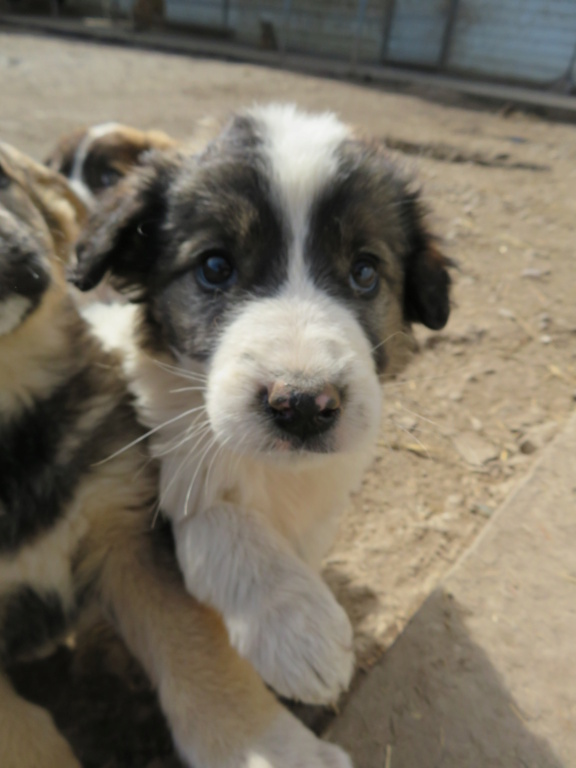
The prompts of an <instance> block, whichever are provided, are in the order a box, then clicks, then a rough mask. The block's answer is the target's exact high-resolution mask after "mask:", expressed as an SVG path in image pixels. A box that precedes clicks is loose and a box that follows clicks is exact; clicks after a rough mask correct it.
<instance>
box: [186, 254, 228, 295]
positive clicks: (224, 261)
mask: <svg viewBox="0 0 576 768" xmlns="http://www.w3.org/2000/svg"><path fill="white" fill-rule="evenodd" d="M237 276H238V273H237V271H236V267H235V266H234V264H233V263H232V259H231V258H230V256H229V255H228V254H227V253H226V252H225V251H208V252H207V253H205V254H204V255H203V257H202V261H201V263H200V265H199V266H198V267H197V269H196V279H197V280H198V283H199V285H200V287H201V288H205V289H206V290H209V291H218V290H219V291H225V290H226V289H227V288H230V286H231V285H234V283H235V282H236V278H237Z"/></svg>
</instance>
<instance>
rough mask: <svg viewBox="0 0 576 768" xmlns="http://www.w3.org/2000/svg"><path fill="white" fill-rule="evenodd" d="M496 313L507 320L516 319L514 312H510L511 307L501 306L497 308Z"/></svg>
mask: <svg viewBox="0 0 576 768" xmlns="http://www.w3.org/2000/svg"><path fill="white" fill-rule="evenodd" d="M498 314H499V315H500V317H505V318H506V319H507V320H515V319H516V315H515V314H514V312H512V310H511V309H506V308H505V307H501V308H500V309H499V310H498Z"/></svg>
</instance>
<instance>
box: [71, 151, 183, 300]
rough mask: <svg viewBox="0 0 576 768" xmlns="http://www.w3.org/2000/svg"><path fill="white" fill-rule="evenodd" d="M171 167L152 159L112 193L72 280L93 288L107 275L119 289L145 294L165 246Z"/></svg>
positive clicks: (97, 214)
mask: <svg viewBox="0 0 576 768" xmlns="http://www.w3.org/2000/svg"><path fill="white" fill-rule="evenodd" d="M171 169H172V165H171V164H170V163H169V162H168V161H165V160H163V159H162V160H159V159H158V158H153V159H152V161H151V162H150V163H149V164H147V165H146V166H144V167H142V168H141V169H138V170H137V171H135V172H134V173H131V174H129V175H128V176H126V177H125V178H123V179H121V181H120V182H119V183H118V184H117V185H116V186H115V187H114V188H112V189H111V190H110V191H109V192H107V193H106V194H105V195H104V196H103V197H102V199H101V201H100V203H99V205H98V206H97V208H96V210H95V211H94V213H93V214H92V216H91V217H90V219H89V220H88V224H87V226H86V227H85V229H84V231H83V233H82V235H81V236H80V239H79V241H78V245H77V248H76V254H77V259H78V262H77V264H76V267H75V268H74V269H73V270H72V271H71V273H70V276H69V277H70V280H71V282H72V283H74V285H75V286H76V287H77V288H79V289H80V290H81V291H89V290H90V289H91V288H94V287H95V286H97V285H98V283H99V282H100V281H101V280H102V278H103V277H104V275H106V273H109V275H110V282H111V284H112V286H113V287H114V288H116V289H117V290H119V291H129V292H131V293H133V294H135V295H136V296H140V297H141V296H143V295H145V294H146V288H147V285H148V282H149V277H150V272H151V269H152V267H153V265H154V262H155V260H156V258H157V256H158V254H159V251H160V249H161V246H162V242H161V241H162V223H163V221H164V217H165V213H166V196H167V190H168V185H169V181H170V178H171V174H170V171H171Z"/></svg>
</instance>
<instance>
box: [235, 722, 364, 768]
mask: <svg viewBox="0 0 576 768" xmlns="http://www.w3.org/2000/svg"><path fill="white" fill-rule="evenodd" d="M242 768H352V761H351V760H350V758H349V757H348V755H347V754H346V753H345V752H344V751H343V750H342V749H340V747H337V746H336V745H335V744H328V743H327V742H325V741H321V740H320V739H318V738H316V736H314V734H313V733H311V732H310V731H308V730H307V729H306V728H305V727H304V726H303V725H302V723H300V722H299V721H298V720H296V719H295V718H294V717H292V716H291V715H289V714H288V713H287V712H282V713H281V714H280V715H279V716H278V717H277V718H276V719H275V721H274V722H273V724H272V726H271V727H270V728H269V729H268V730H267V731H266V732H265V733H264V735H263V737H262V738H261V739H260V740H259V741H258V743H257V744H254V745H252V746H251V747H250V749H249V750H248V754H247V756H246V759H245V761H244V762H243V763H242Z"/></svg>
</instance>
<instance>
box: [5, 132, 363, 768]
mask: <svg viewBox="0 0 576 768" xmlns="http://www.w3.org/2000/svg"><path fill="white" fill-rule="evenodd" d="M84 216H85V210H84V206H83V205H82V204H81V202H80V201H79V200H78V199H77V198H76V195H75V194H74V193H73V192H72V190H71V189H70V188H69V186H68V184H67V183H66V180H65V179H64V178H63V177H62V176H60V175H58V174H56V173H54V172H52V171H50V170H48V169H47V168H45V167H43V166H40V165H38V164H37V163H35V162H33V161H32V160H30V159H29V158H27V157H25V156H24V155H22V154H20V153H19V152H17V151H16V150H15V149H14V148H12V147H8V146H7V145H5V144H2V143H0V766H1V768H80V763H79V761H78V759H77V757H76V756H75V755H74V754H73V751H72V749H71V747H70V746H69V745H68V743H67V742H66V740H65V739H64V738H63V736H62V735H61V734H60V733H59V732H58V730H57V728H56V726H55V724H54V723H53V722H52V720H51V718H50V717H49V715H48V713H47V712H46V711H45V710H43V709H41V708H40V707H37V706H35V705H34V704H32V703H30V702H28V701H26V700H25V699H23V698H21V697H20V696H18V694H17V693H16V691H15V690H14V689H13V688H12V686H11V684H10V681H9V679H8V676H7V675H6V674H5V673H4V671H3V670H4V667H5V665H7V664H8V663H10V662H11V661H14V660H16V659H19V658H22V657H23V656H24V657H28V656H31V655H34V654H35V653H38V652H43V651H45V650H46V648H47V647H48V648H49V647H50V646H51V644H52V643H54V642H55V641H58V639H60V638H62V637H63V636H64V635H65V634H66V633H67V632H68V631H69V630H70V629H71V628H72V627H74V626H75V625H76V623H77V622H78V620H79V619H80V618H81V617H83V618H85V617H86V615H87V613H92V612H93V611H94V610H95V609H99V611H100V612H102V613H103V614H104V617H105V618H107V619H108V620H109V621H111V622H112V623H113V624H114V626H115V627H116V629H117V630H118V632H119V633H120V635H121V636H122V638H123V639H124V641H125V642H126V644H127V646H128V647H129V648H130V649H131V651H132V652H133V653H134V654H135V656H136V657H137V658H138V659H139V661H140V662H141V663H142V665H143V667H144V668H145V669H146V671H147V673H148V675H149V677H150V679H151V681H152V683H153V684H154V685H155V686H156V687H157V689H158V696H159V699H160V703H161V706H162V709H163V712H164V714H165V716H166V719H167V721H168V724H169V726H170V729H171V732H172V735H173V737H174V741H175V743H176V746H177V749H178V752H179V754H180V756H181V758H182V760H183V764H184V765H186V766H189V768H191V767H192V766H194V768H300V766H303V765H305V766H307V767H308V766H309V767H310V768H345V767H346V766H349V765H350V763H349V760H348V758H347V757H346V756H345V755H344V753H343V752H342V751H341V750H340V749H338V747H335V746H333V745H330V744H327V743H324V742H322V741H320V740H319V739H317V738H316V737H315V736H314V735H313V734H312V733H310V732H309V731H308V730H306V728H304V726H303V725H302V724H301V723H300V722H298V721H297V720H296V719H295V718H294V717H293V716H292V715H290V714H289V713H288V712H287V711H286V710H284V709H283V708H282V707H281V706H280V704H279V703H278V702H277V701H276V699H275V698H274V696H273V695H272V694H271V693H270V692H269V691H268V690H266V688H265V686H264V685H263V684H262V681H261V680H260V678H259V677H258V675H257V674H256V673H255V671H254V670H253V669H252V667H251V666H250V664H248V663H247V662H246V661H245V660H243V659H241V658H240V657H239V656H238V654H237V653H236V652H235V651H234V649H233V648H232V647H231V646H230V644H229V641H228V637H227V634H226V631H225V628H224V627H223V626H222V622H221V621H220V619H219V617H218V616H217V615H216V614H215V612H214V611H213V610H210V609H208V608H206V607H204V606H202V605H200V604H199V603H198V601H197V600H195V599H194V598H193V597H191V596H190V595H189V594H188V593H187V592H186V590H185V588H184V585H183V583H182V579H181V577H180V574H179V572H178V568H177V566H176V563H175V562H174V558H173V556H171V555H170V553H168V552H166V551H165V548H164V547H161V546H159V544H158V541H157V538H156V536H155V532H154V531H152V530H151V517H152V507H153V505H154V501H155V499H156V492H157V473H156V471H155V466H154V463H153V462H150V457H149V454H148V453H147V451H146V450H144V443H143V442H142V437H143V434H142V433H143V430H142V427H141V426H140V425H139V424H138V421H137V419H136V416H135V413H134V409H133V404H132V396H131V395H130V393H129V392H128V390H127V388H126V383H125V380H124V377H123V375H122V369H121V366H120V363H119V360H118V358H117V356H115V355H111V354H110V353H108V352H106V351H104V350H103V349H102V347H101V345H100V343H99V342H98V340H97V339H96V338H95V336H94V335H93V334H92V333H91V332H90V328H89V326H88V324H87V323H86V322H85V321H84V320H83V319H82V318H81V317H80V315H79V313H78V310H77V308H76V306H75V304H74V302H73V300H72V298H71V296H70V291H69V290H68V289H69V286H68V285H67V284H66V280H65V274H64V273H65V265H66V262H67V261H68V256H69V255H70V253H71V252H72V245H73V242H74V241H75V239H76V237H77V234H78V230H79V228H80V226H81V224H82V222H83V219H84Z"/></svg>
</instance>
